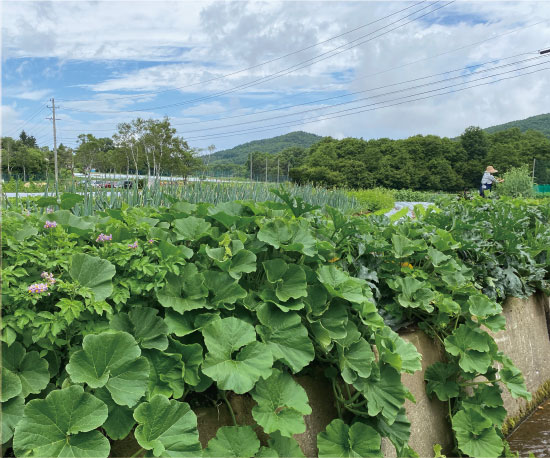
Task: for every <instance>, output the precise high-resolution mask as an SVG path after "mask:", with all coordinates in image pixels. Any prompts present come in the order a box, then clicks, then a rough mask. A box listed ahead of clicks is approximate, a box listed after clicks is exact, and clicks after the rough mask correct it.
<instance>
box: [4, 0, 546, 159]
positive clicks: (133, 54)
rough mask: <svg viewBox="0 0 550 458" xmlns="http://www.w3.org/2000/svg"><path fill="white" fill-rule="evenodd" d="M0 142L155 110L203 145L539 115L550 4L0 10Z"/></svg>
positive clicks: (48, 5) (31, 6) (450, 131)
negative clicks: (4, 138) (295, 133)
mask: <svg viewBox="0 0 550 458" xmlns="http://www.w3.org/2000/svg"><path fill="white" fill-rule="evenodd" d="M0 7H1V8H2V11H0V13H1V17H2V19H1V21H2V24H1V26H2V48H1V51H2V80H1V83H2V86H1V118H2V119H1V129H2V136H11V137H18V136H19V133H20V132H21V130H25V131H26V132H27V133H28V134H30V135H33V136H35V137H36V138H37V140H38V143H39V144H40V145H47V146H50V147H52V146H53V132H52V122H51V120H49V119H47V118H50V117H51V116H52V110H51V108H49V107H51V100H50V99H51V98H54V99H55V105H56V118H58V121H57V122H56V127H57V141H58V144H59V143H63V144H65V145H68V146H72V147H76V146H77V145H78V138H77V137H78V135H79V134H82V133H91V134H93V135H95V136H96V137H108V136H111V135H112V134H113V133H115V132H116V130H117V125H118V124H119V123H121V122H129V121H131V120H133V119H136V118H137V117H141V118H144V119H148V118H154V119H162V118H163V117H165V116H167V117H169V118H170V122H171V123H172V125H173V126H174V127H175V128H177V132H178V135H180V136H182V137H183V138H185V139H186V140H187V141H188V143H189V145H190V146H192V147H194V148H197V149H199V150H201V151H206V149H207V147H208V146H210V145H214V146H215V149H216V150H223V149H226V148H231V147H233V146H235V145H238V144H241V143H245V142H248V141H252V140H257V139H262V138H269V137H273V136H276V135H282V134H285V133H288V132H292V131H296V130H303V131H306V132H311V133H314V134H317V135H322V136H327V135H330V136H332V137H335V138H344V137H358V138H360V137H362V138H364V139H370V138H381V137H389V138H406V137H409V136H412V135H417V134H423V135H427V134H436V135H442V136H449V137H455V136H457V135H459V134H460V133H461V132H462V131H463V130H464V129H465V128H466V127H468V126H471V125H476V126H481V127H488V126H491V125H495V124H500V123H503V122H508V121H512V120H516V119H523V118H526V117H529V116H533V115H537V114H541V113H547V112H550V53H549V54H546V55H540V54H539V51H540V50H543V49H547V48H550V1H539V2H533V1H513V2H497V1H482V2H479V1H463V0H457V1H454V2H453V1H440V2H428V1H420V0H417V1H414V2H394V1H377V2H370V1H353V2H352V1H349V2H348V1H320V2H319V1H267V2H266V1H264V2H261V1H244V0H243V1H241V0H233V1H219V0H216V1H206V0H205V1H183V0H182V1H176V2H164V1H141V2H138V1H129V0H128V1H111V0H109V1H101V0H100V1H63V0H58V1H54V2H46V1H25V0H18V1H3V2H2V3H1V6H0Z"/></svg>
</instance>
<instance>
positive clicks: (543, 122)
mask: <svg viewBox="0 0 550 458" xmlns="http://www.w3.org/2000/svg"><path fill="white" fill-rule="evenodd" d="M512 127H517V128H518V129H519V130H521V131H522V132H525V131H526V130H529V129H532V130H537V131H539V132H542V133H543V134H544V135H545V136H547V137H548V138H550V113H546V114H541V115H537V116H531V117H530V118H526V119H520V120H518V121H511V122H507V123H505V124H499V125H498V126H492V127H487V128H486V129H484V130H485V132H487V133H489V134H494V133H495V132H500V131H502V130H506V129H510V128H512Z"/></svg>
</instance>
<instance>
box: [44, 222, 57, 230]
mask: <svg viewBox="0 0 550 458" xmlns="http://www.w3.org/2000/svg"><path fill="white" fill-rule="evenodd" d="M52 227H57V223H56V222H55V221H46V224H44V229H50V228H52Z"/></svg>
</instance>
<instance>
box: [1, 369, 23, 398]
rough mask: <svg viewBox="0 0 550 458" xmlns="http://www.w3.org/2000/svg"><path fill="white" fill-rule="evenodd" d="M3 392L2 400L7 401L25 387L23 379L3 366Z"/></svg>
mask: <svg viewBox="0 0 550 458" xmlns="http://www.w3.org/2000/svg"><path fill="white" fill-rule="evenodd" d="M0 386H1V387H2V392H1V393H0V401H1V402H6V401H7V400H8V399H11V398H15V397H16V396H18V395H19V394H20V393H21V390H22V389H23V388H22V386H21V379H20V378H19V377H18V376H17V375H15V374H14V373H13V372H12V371H10V370H9V369H6V368H5V367H4V366H2V384H1V385H0Z"/></svg>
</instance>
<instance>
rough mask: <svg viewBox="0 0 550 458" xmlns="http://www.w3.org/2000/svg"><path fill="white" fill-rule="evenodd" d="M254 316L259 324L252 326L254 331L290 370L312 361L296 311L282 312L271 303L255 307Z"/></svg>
mask: <svg viewBox="0 0 550 458" xmlns="http://www.w3.org/2000/svg"><path fill="white" fill-rule="evenodd" d="M257 316H258V319H259V320H260V322H261V323H262V325H258V326H256V330H257V331H258V334H259V335H260V337H261V338H262V340H263V341H264V342H265V343H266V344H267V345H268V347H269V349H270V350H271V353H272V354H273V358H274V359H275V360H281V361H282V362H284V363H285V364H286V365H287V366H288V367H290V368H291V369H292V372H294V373H296V372H299V371H301V370H302V369H303V368H304V367H306V366H307V365H308V364H309V363H310V362H311V361H313V358H314V357H315V351H314V349H313V343H312V342H311V340H310V339H309V337H308V332H307V329H306V327H305V326H304V325H303V324H302V320H301V319H300V315H298V314H297V313H296V312H286V313H285V312H283V311H281V310H279V309H278V308H276V307H275V306H273V305H271V304H263V305H262V306H260V307H259V308H258V309H257Z"/></svg>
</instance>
